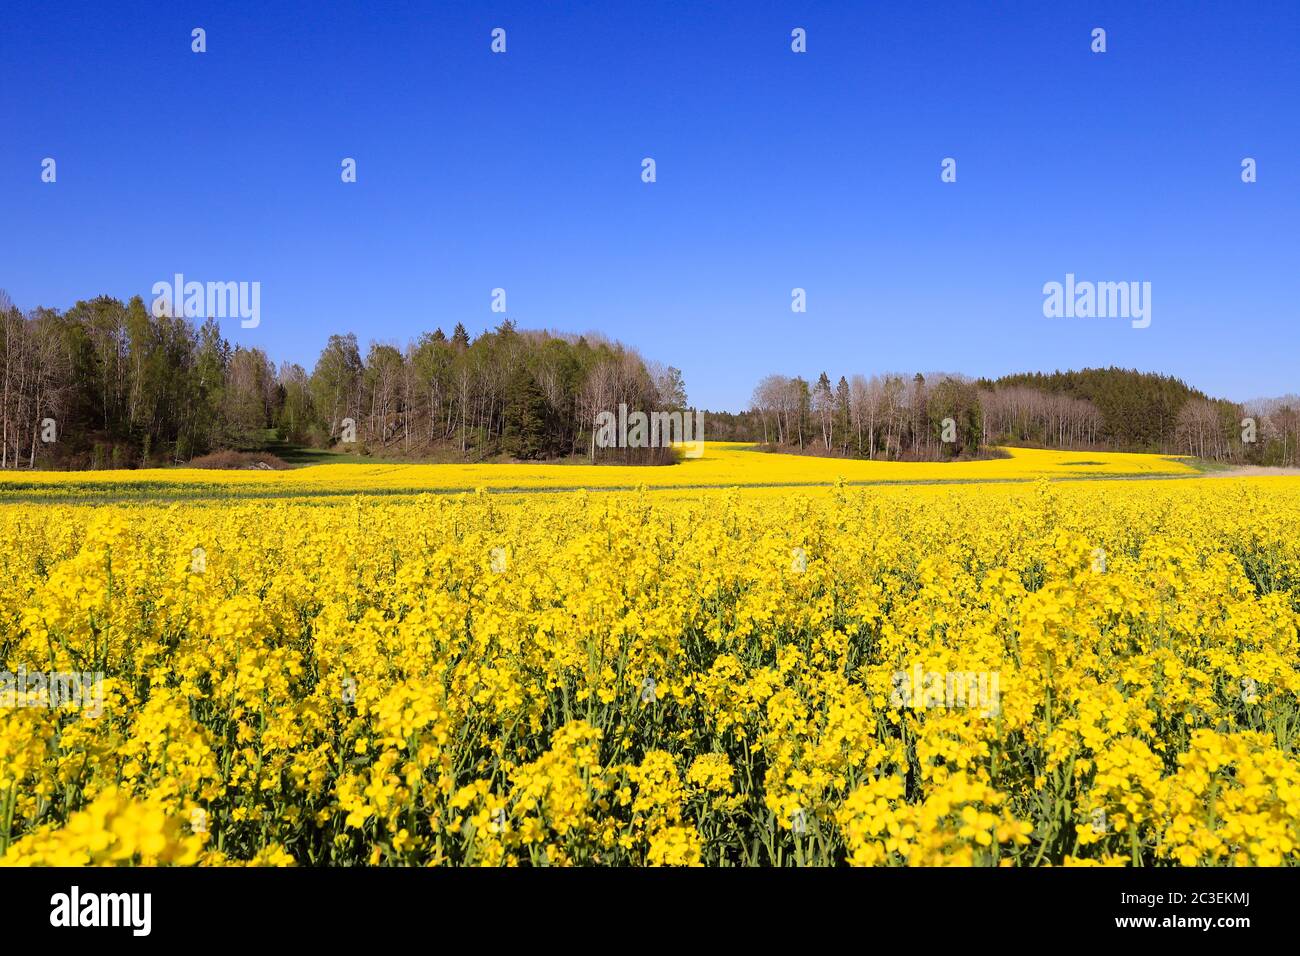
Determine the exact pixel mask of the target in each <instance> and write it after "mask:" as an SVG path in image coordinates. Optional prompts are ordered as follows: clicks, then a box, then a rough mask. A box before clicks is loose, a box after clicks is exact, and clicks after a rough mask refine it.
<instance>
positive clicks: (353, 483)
mask: <svg viewBox="0 0 1300 956" xmlns="http://www.w3.org/2000/svg"><path fill="white" fill-rule="evenodd" d="M1007 451H1008V452H1009V453H1010V455H1011V457H1010V458H1002V459H993V460H988V461H963V462H890V461H862V460H855V459H837V458H818V457H813V456H804V455H779V454H768V453H765V452H761V451H757V450H755V449H754V446H752V445H748V444H735V443H719V442H711V443H709V444H707V445H706V448H705V453H704V455H703V456H702V457H700V458H696V459H686V460H684V461H682V462H681V463H680V464H678V465H671V466H664V467H657V468H656V467H643V466H625V465H572V464H563V465H561V464H478V465H470V464H414V465H412V464H393V463H385V462H364V463H350V462H345V463H331V464H324V465H312V466H309V467H306V468H298V469H294V470H292V471H283V472H265V471H210V470H203V469H193V468H156V469H141V470H136V471H89V472H75V473H68V472H16V473H12V474H5V475H3V476H0V494H2V493H3V489H4V488H5V487H6V486H9V487H11V488H12V487H14V486H26V487H30V486H32V485H40V486H45V485H52V486H58V485H66V484H69V483H71V484H75V485H79V486H90V487H94V486H100V485H120V484H129V485H147V484H150V483H153V484H167V485H181V486H189V485H223V486H231V488H232V490H235V487H236V486H237V489H238V490H237V492H236V493H242V494H257V493H258V492H262V491H267V492H275V493H279V494H284V493H290V494H292V493H294V492H299V491H300V492H302V493H303V494H312V493H317V492H335V493H337V492H346V491H349V490H357V491H384V490H391V491H466V490H474V489H478V488H485V489H488V490H492V491H505V490H511V489H519V490H529V491H540V490H548V489H554V490H564V489H575V488H590V489H600V488H637V487H640V486H642V485H645V486H647V487H650V488H680V487H729V486H733V485H735V486H740V485H757V486H761V485H819V484H831V483H833V482H835V481H837V480H838V479H841V478H842V479H844V480H845V481H847V482H849V483H854V484H858V483H875V482H931V481H1024V480H1028V479H1032V478H1037V477H1041V476H1046V477H1050V478H1075V477H1077V478H1087V477H1090V476H1094V475H1100V476H1121V475H1132V476H1142V477H1150V476H1175V475H1192V474H1195V473H1196V470H1195V469H1194V468H1192V467H1191V466H1190V465H1188V464H1186V463H1185V462H1183V461H1181V460H1179V459H1176V458H1166V457H1162V456H1159V455H1134V454H1124V453H1118V452H1092V451H1089V452H1079V451H1049V450H1037V449H1028V448H1010V449H1007Z"/></svg>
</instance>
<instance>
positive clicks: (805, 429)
mask: <svg viewBox="0 0 1300 956" xmlns="http://www.w3.org/2000/svg"><path fill="white" fill-rule="evenodd" d="M709 420H710V422H711V424H712V426H713V432H712V437H715V438H717V437H721V436H720V433H721V432H725V433H726V435H727V437H729V438H732V439H733V440H752V441H762V442H764V443H767V444H770V445H773V446H775V447H779V448H788V449H791V450H802V451H807V450H808V449H813V450H814V451H815V452H817V453H831V454H841V455H851V456H854V457H864V458H886V459H892V460H940V459H944V458H959V457H970V456H974V455H977V454H980V453H982V452H984V451H985V450H987V449H989V448H992V447H994V446H998V445H1015V446H1031V447H1043V448H1069V449H1088V448H1095V449H1098V450H1106V451H1134V452H1150V453H1157V454H1186V455H1193V456H1196V457H1198V458H1202V459H1206V460H1209V461H1216V462H1231V463H1252V464H1265V465H1290V466H1294V465H1296V464H1297V462H1298V460H1300V454H1298V450H1300V398H1297V397H1296V396H1294V395H1291V396H1285V397H1282V398H1274V399H1264V400H1258V401H1254V402H1249V403H1246V404H1240V403H1237V402H1232V401H1228V400H1225V399H1216V398H1210V397H1208V396H1207V395H1205V394H1204V393H1203V392H1200V391H1198V390H1197V389H1194V388H1191V387H1190V386H1188V385H1186V384H1185V383H1183V382H1182V381H1180V380H1178V379H1176V378H1173V377H1171V376H1167V375H1160V374H1155V373H1150V372H1139V371H1136V370H1133V369H1121V368H1106V369H1083V370H1081V371H1070V372H1059V371H1058V372H1052V373H1050V374H1044V373H1041V372H1032V373H1026V374H1018V375H1008V376H1003V377H1001V378H997V379H970V378H968V377H966V376H963V375H956V374H948V373H942V374H933V375H930V376H928V377H927V376H926V375H923V374H921V373H917V374H915V375H913V376H911V377H910V378H909V377H907V376H904V375H874V376H871V377H866V376H863V375H852V376H849V377H845V376H843V375H841V376H840V378H839V380H838V381H837V382H836V383H835V384H832V383H831V379H830V377H829V376H828V375H827V374H826V373H825V372H823V373H822V374H821V375H820V377H819V378H818V379H817V380H816V382H812V383H810V382H809V381H807V380H806V379H804V378H801V377H793V378H791V377H788V376H784V375H769V376H767V377H765V378H764V379H763V380H762V381H761V382H759V384H758V385H757V387H756V388H755V389H754V393H753V398H752V400H751V407H750V410H749V411H748V412H747V413H745V414H743V415H737V416H720V415H717V414H712V415H710V416H709ZM945 420H950V421H951V427H950V428H949V437H950V440H947V441H945V440H943V436H944V423H945Z"/></svg>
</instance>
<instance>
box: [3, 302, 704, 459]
mask: <svg viewBox="0 0 1300 956" xmlns="http://www.w3.org/2000/svg"><path fill="white" fill-rule="evenodd" d="M0 375H2V376H3V381H0V467H4V468H11V469H14V468H35V467H55V468H129V467H139V466H144V465H164V464H178V463H185V462H189V461H192V460H194V459H196V458H197V457H199V456H202V455H205V454H207V453H209V452H213V451H217V450H224V449H235V450H256V449H262V448H266V447H268V446H275V447H279V446H282V445H287V446H294V447H310V448H328V447H342V449H343V450H346V451H355V452H356V453H358V454H362V455H371V454H375V455H388V456H395V457H402V456H404V457H412V458H428V457H439V456H441V457H450V458H455V459H459V460H486V459H489V458H493V457H498V456H504V457H509V458H515V459H558V458H565V457H570V456H573V457H577V456H585V457H587V458H588V459H591V460H615V461H619V462H632V463H636V462H646V463H654V462H656V461H660V460H663V458H664V457H665V456H664V455H663V454H661V453H662V450H661V449H626V448H620V449H602V448H598V447H596V443H595V442H594V441H593V431H592V423H593V422H594V421H595V419H596V416H597V415H598V414H599V413H600V412H601V411H603V410H607V409H613V408H617V407H618V406H619V405H620V404H626V405H627V407H628V408H630V409H641V410H646V411H650V410H659V411H673V410H677V409H682V408H684V407H685V404H686V392H685V385H684V383H683V381H682V376H681V373H680V372H679V371H678V370H677V369H674V368H665V367H662V366H659V365H658V364H656V363H653V362H647V361H645V360H644V359H642V358H641V357H640V355H638V354H637V353H636V351H634V350H632V349H629V348H627V347H625V346H623V345H621V344H620V343H617V342H612V341H608V340H606V339H603V338H602V337H600V336H598V335H587V336H578V335H566V334H559V333H550V332H527V331H520V330H518V329H516V328H515V326H514V324H513V323H512V322H511V321H509V320H508V319H507V320H503V321H502V322H501V324H500V325H499V326H498V327H497V328H496V329H494V330H492V331H489V332H485V333H483V334H482V335H480V336H478V337H477V338H475V339H473V340H472V341H471V339H470V336H469V335H468V334H467V332H466V331H465V327H464V326H463V325H462V324H459V323H458V324H457V325H456V326H455V327H454V328H453V330H452V333H451V335H450V336H447V335H446V334H444V333H443V331H442V330H441V329H435V330H434V331H433V332H429V333H426V334H423V335H421V336H420V337H419V338H418V339H417V340H416V341H413V342H410V343H408V344H407V345H406V346H405V347H398V346H396V345H392V344H386V343H379V342H376V343H371V344H370V345H369V346H368V348H367V350H366V351H365V353H364V354H363V353H362V350H361V348H360V346H359V345H358V342H357V337H356V335H355V334H350V333H349V334H336V335H331V336H330V337H329V339H328V341H327V342H326V344H325V346H324V348H323V349H322V350H321V353H320V355H319V357H318V358H317V360H316V362H315V365H314V367H313V368H312V369H311V370H310V371H308V370H307V369H305V368H303V367H302V366H301V365H298V364H295V363H292V362H282V363H280V364H279V365H277V364H275V363H274V362H273V361H272V359H271V358H270V357H269V356H268V355H267V354H266V353H265V352H264V351H263V350H262V349H259V348H245V347H242V346H235V347H233V348H232V347H231V345H230V343H229V342H228V341H227V340H226V339H225V338H223V337H222V335H221V332H220V329H219V327H218V325H217V323H216V322H215V321H214V320H212V319H208V320H206V321H204V322H202V323H201V324H196V323H194V322H192V321H190V320H188V319H186V318H183V317H171V316H167V315H163V316H155V315H154V314H153V313H152V310H150V309H149V308H147V307H146V306H145V303H144V301H143V300H142V299H141V298H140V297H138V296H137V297H135V298H132V299H131V300H130V301H128V302H125V303H124V302H122V301H120V300H118V299H114V298H111V297H108V296H100V297H98V298H95V299H91V300H87V301H81V302H77V303H76V304H75V305H74V306H73V307H72V308H70V309H68V310H66V311H58V310H55V309H49V308H35V309H32V310H31V311H29V312H27V313H23V312H22V311H20V310H19V309H18V308H16V307H15V306H14V305H13V304H12V302H11V301H10V300H9V299H8V297H7V296H5V295H4V294H3V293H0Z"/></svg>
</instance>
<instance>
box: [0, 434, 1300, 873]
mask: <svg viewBox="0 0 1300 956" xmlns="http://www.w3.org/2000/svg"><path fill="white" fill-rule="evenodd" d="M1079 462H1098V463H1099V464H1078V463H1079ZM1071 463H1074V464H1071ZM331 469H337V471H332V470H331ZM439 469H442V470H439ZM1089 471H1097V472H1101V473H1110V474H1141V473H1148V474H1150V473H1164V474H1170V475H1175V474H1180V473H1190V471H1191V469H1190V468H1189V467H1188V466H1186V465H1183V464H1180V463H1178V462H1175V461H1169V460H1165V459H1156V458H1147V457H1144V456H1133V455H1107V454H1093V453H1087V454H1081V453H1060V452H1017V453H1016V455H1015V457H1013V458H1010V459H1003V460H998V461H988V462H971V463H966V464H951V465H937V464H918V465H899V464H887V463H872V462H850V461H827V460H819V459H811V458H791V457H785V456H772V455H764V454H761V453H757V452H750V451H744V450H742V449H740V448H737V447H725V448H716V447H711V448H710V450H709V454H707V455H706V456H705V458H703V459H700V460H699V461H695V462H687V463H685V464H683V465H680V466H674V467H665V468H652V469H616V468H607V467H595V468H591V467H580V466H550V467H549V469H548V468H547V466H510V465H499V466H432V465H426V466H382V465H338V466H322V467H320V468H312V469H302V470H300V471H294V472H285V473H277V474H272V475H267V474H256V473H248V474H242V473H241V474H235V475H214V474H213V473H211V472H205V473H201V474H200V475H199V477H197V478H195V479H193V480H195V481H201V482H205V483H210V484H213V485H222V484H227V485H229V486H231V487H232V488H233V487H235V486H239V485H241V484H246V483H248V484H249V487H250V490H252V491H254V492H258V491H260V490H264V489H266V488H274V487H276V486H277V485H278V486H280V487H282V488H283V489H284V490H286V491H292V493H293V494H294V495H299V497H292V498H265V497H258V496H257V495H256V494H254V495H253V496H252V497H249V498H247V499H242V498H239V497H232V498H231V499H230V500H181V501H172V502H167V501H159V502H151V501H147V500H142V501H110V502H105V501H99V502H97V503H96V502H95V499H94V497H93V495H92V496H91V497H90V499H89V500H90V502H91V503H89V504H88V503H87V502H86V500H85V499H83V498H82V497H79V495H82V494H84V493H85V489H86V487H87V481H88V480H95V477H94V476H87V475H85V474H78V475H75V476H72V475H69V476H60V475H42V476H39V477H36V478H33V476H30V475H22V476H19V478H17V479H13V478H10V477H9V476H6V477H5V479H4V480H5V481H6V482H9V483H10V487H9V490H8V491H5V490H0V593H2V594H3V596H4V599H3V602H2V603H0V669H3V670H4V671H5V672H6V675H7V677H6V679H7V681H8V684H7V686H6V687H5V688H0V693H2V694H3V695H4V696H5V697H6V699H5V700H4V701H3V702H2V703H3V704H4V706H3V707H0V860H2V861H3V863H5V864H10V865H31V864H72V865H79V864H121V863H133V862H134V863H144V864H154V863H187V864H188V863H192V864H205V865H220V864H250V863H251V864H291V863H297V864H300V865H309V864H416V865H426V864H429V865H439V864H442V865H462V864H470V865H488V866H496V865H514V864H519V865H529V864H532V865H566V864H580V865H600V864H612V865H619V864H622V865H626V864H632V865H644V864H650V865H659V864H669V865H673V864H676V865H682V864H706V865H823V864H842V863H849V864H857V865H909V864H910V865H936V864H977V865H1022V866H1029V865H1046V864H1052V865H1073V864H1085V865H1090V864H1102V865H1157V864H1180V865H1188V866H1190V865H1215V864H1262V865H1277V864H1294V863H1296V862H1297V861H1298V860H1300V760H1298V758H1297V746H1298V745H1300V737H1298V734H1300V707H1298V706H1297V692H1300V636H1298V631H1297V626H1298V625H1300V479H1293V478H1241V479H1225V480H1218V481H1206V480H1197V479H1195V478H1191V479H1187V480H1122V481H1048V480H1046V479H1045V478H1042V477H1038V478H1036V479H1035V478H1034V476H1035V475H1050V476H1056V477H1061V476H1067V475H1071V474H1077V473H1087V472H1089ZM556 472H562V473H563V475H561V476H560V477H556V475H555V473H556ZM192 474H194V473H186V472H179V473H178V472H174V471H167V472H152V473H144V474H142V475H138V476H135V477H134V478H133V477H131V476H128V475H126V474H124V473H116V474H115V475H113V476H112V477H111V478H105V479H100V480H105V481H110V483H113V484H118V485H121V484H130V483H131V482H132V481H135V482H137V483H139V482H144V483H149V482H161V483H163V484H166V483H177V482H184V481H186V480H190V478H189V476H190V475H192ZM569 475H573V476H574V477H573V478H569V477H568V476H569ZM839 477H842V478H843V479H845V480H843V481H836V479H837V478H839ZM952 478H959V479H962V480H971V479H980V478H984V479H989V478H1001V479H1008V481H1007V482H1006V483H991V484H915V485H906V486H901V485H891V484H888V483H887V482H890V481H907V480H911V481H921V482H924V481H933V480H936V479H952ZM1009 479H1034V480H1029V481H1026V482H1024V483H1012V482H1010V481H1009ZM874 481H881V482H886V483H885V484H870V485H854V484H852V482H874ZM466 482H469V483H471V484H476V485H477V486H479V487H482V488H486V487H498V488H519V487H539V488H548V487H569V486H571V485H586V486H588V487H589V488H591V489H592V490H586V491H583V490H579V491H566V492H559V493H530V494H508V493H500V494H494V493H487V492H485V491H481V490H480V491H470V492H467V493H456V494H431V493H422V494H411V495H392V496H382V495H355V494H334V495H314V494H313V493H314V492H317V491H319V490H321V489H325V488H333V489H335V490H346V489H352V490H365V489H369V490H374V489H375V488H384V487H389V488H394V489H405V488H408V487H421V486H423V487H428V488H431V489H439V488H454V487H458V486H460V485H462V484H464V483H466ZM817 483H825V485H826V486H825V487H810V488H791V487H781V486H783V485H789V484H817ZM624 484H626V485H632V486H637V485H642V484H646V485H658V486H661V487H662V488H663V489H664V490H654V489H653V488H649V487H647V488H642V489H640V490H632V491H619V490H608V491H597V490H595V489H596V488H597V487H615V488H616V487H618V486H620V485H624ZM727 484H747V485H756V486H765V487H758V488H728V487H719V488H697V487H694V486H699V485H723V486H725V485H727ZM37 485H40V486H48V491H49V497H48V500H41V501H33V500H31V499H30V495H31V494H32V489H33V487H35V486H37ZM64 485H68V486H73V485H75V487H76V488H77V489H79V490H78V491H77V493H76V494H73V493H72V492H69V493H68V494H67V495H66V500H64V499H61V498H60V497H59V489H60V487H62V486H64ZM236 490H237V489H236ZM6 499H8V500H7V501H6ZM60 674H75V675H92V678H87V679H85V680H82V682H81V683H80V684H78V685H76V686H77V687H78V688H79V690H80V691H81V693H79V694H78V695H74V697H73V698H72V699H65V698H67V697H68V695H67V693H66V692H65V693H63V695H62V698H58V699H56V701H55V703H57V704H60V705H59V706H51V700H50V698H51V691H50V684H51V680H50V677H49V675H60ZM16 675H20V676H16ZM33 675H43V677H42V680H38V681H37V682H36V686H35V687H34V688H33V684H32V676H33ZM97 675H102V681H100V680H99V678H98V676H97ZM20 677H21V679H20ZM42 681H43V683H42ZM92 688H93V692H92V690H91V689H92Z"/></svg>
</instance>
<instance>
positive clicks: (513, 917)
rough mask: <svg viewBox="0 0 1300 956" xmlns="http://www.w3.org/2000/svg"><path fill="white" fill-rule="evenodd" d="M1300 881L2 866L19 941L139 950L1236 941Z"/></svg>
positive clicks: (1283, 919)
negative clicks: (833, 936) (1024, 939)
mask: <svg viewBox="0 0 1300 956" xmlns="http://www.w3.org/2000/svg"><path fill="white" fill-rule="evenodd" d="M1296 886H1297V881H1296V875H1295V873H1294V872H1292V871H1289V870H1261V869H1238V870H1178V869H1147V870H1125V869H1057V870H1048V869H1040V870H1010V869H1007V870H961V869H944V870H939V869H910V870H793V869H791V870H718V869H713V870H633V869H625V870H596V869H576V870H559V869H551V870H415V869H360V868H357V869H333V870H324V869H315V870H313V869H280V870H270V869H262V870H259V869H242V870H241V869H62V870H61V869H32V870H16V869H0V918H3V921H4V938H5V940H6V943H17V942H18V941H20V940H25V939H28V938H34V937H43V936H46V937H49V938H50V940H51V941H57V940H58V938H59V937H60V936H63V937H68V936H71V935H75V936H77V937H78V938H79V942H83V943H84V942H89V941H90V940H91V939H92V937H93V938H94V939H96V940H98V939H102V940H104V941H108V940H110V939H111V940H114V941H116V942H119V943H125V944H126V945H128V946H130V945H132V944H145V945H149V944H153V943H163V944H167V945H174V944H189V943H195V942H202V943H205V944H208V943H236V944H237V943H241V942H253V941H256V944H257V945H258V946H259V947H260V946H262V945H264V944H265V943H273V942H280V941H284V942H288V943H293V944H301V943H308V944H309V943H313V942H320V943H324V944H328V945H340V944H344V943H348V942H356V943H364V944H370V945H373V944H374V943H376V942H377V941H379V940H382V939H385V938H392V937H389V936H388V934H390V933H396V934H403V933H410V932H417V931H420V930H421V929H424V930H426V931H427V930H429V929H435V928H438V929H437V931H438V933H439V935H441V934H442V933H444V932H445V931H447V930H450V931H452V932H457V933H459V932H469V933H473V934H474V936H475V938H480V939H482V940H484V941H489V940H493V939H499V940H503V941H504V940H506V939H509V940H512V941H513V940H523V939H526V938H528V937H530V936H533V935H535V936H536V939H538V940H540V939H542V938H543V937H542V935H541V934H543V933H545V934H547V938H549V939H550V940H551V941H552V942H553V943H555V944H559V945H565V942H564V941H565V940H566V939H567V940H568V941H569V942H570V943H575V942H577V941H578V940H579V939H582V938H585V939H586V940H587V941H588V943H589V944H590V945H600V944H598V943H597V940H599V939H602V938H604V939H608V940H615V939H618V938H624V939H626V938H627V934H632V935H633V936H646V935H648V936H649V937H651V938H652V937H653V936H654V935H655V934H659V933H665V934H668V935H669V936H670V937H671V938H672V939H674V940H676V941H677V942H679V943H680V942H681V941H683V939H684V938H685V937H684V936H683V934H689V938H690V939H691V940H692V942H704V941H705V940H707V939H713V938H716V939H719V940H726V941H728V942H731V943H734V942H736V941H737V940H738V939H739V938H742V937H745V936H756V937H759V938H762V939H763V940H764V941H765V942H772V941H775V940H776V939H778V938H781V937H784V936H787V935H789V936H791V937H800V936H802V937H803V939H804V942H805V944H806V943H808V942H809V940H808V937H807V934H808V933H809V932H814V933H820V932H831V931H833V930H835V929H836V928H837V927H844V926H851V927H852V928H853V932H854V933H855V934H858V933H861V934H865V938H866V939H870V940H873V941H876V942H886V941H894V940H897V941H899V942H902V943H905V944H912V945H916V944H920V945H925V944H926V943H928V942H933V943H935V944H937V945H948V944H951V943H954V942H956V941H958V940H965V941H967V942H974V941H975V940H977V939H978V938H980V937H981V936H984V934H988V935H987V936H985V938H987V939H989V940H990V941H992V940H993V939H997V938H1004V939H1005V938H1007V937H1005V936H1003V935H1002V934H1004V933H1014V934H1023V933H1025V932H1038V931H1042V932H1046V933H1050V934H1052V935H1051V936H1048V937H1046V940H1053V939H1060V940H1061V941H1063V942H1064V941H1069V942H1071V943H1073V942H1075V941H1087V940H1091V939H1096V938H1108V939H1109V938H1116V939H1119V938H1122V937H1124V936H1128V935H1137V936H1145V937H1146V938H1147V939H1148V940H1151V939H1160V938H1168V939H1171V940H1173V939H1178V940H1180V942H1182V941H1186V939H1187V937H1188V936H1190V935H1192V934H1199V935H1200V937H1201V938H1203V939H1205V940H1206V941H1207V942H1208V941H1211V940H1213V941H1214V942H1215V943H1226V944H1228V945H1232V944H1233V942H1235V941H1237V940H1242V941H1244V940H1245V939H1247V938H1250V934H1253V933H1255V932H1257V931H1260V930H1263V931H1264V932H1265V933H1273V934H1276V933H1277V932H1279V931H1280V930H1284V929H1287V928H1289V927H1290V926H1291V925H1292V924H1293V921H1294V919H1295V913H1296V911H1297V906H1296V904H1295V898H1296ZM593 933H598V934H599V933H613V934H615V935H614V936H613V937H604V936H592V935H591V934H593ZM970 934H976V935H973V936H972V935H970ZM1241 934H1247V935H1246V936H1244V937H1243V936H1242V935H1241ZM443 938H444V939H446V940H447V942H450V938H447V937H443ZM1013 938H1014V937H1013ZM1256 938H1260V939H1263V938H1269V937H1263V936H1261V937H1256ZM1040 939H1041V938H1040ZM602 948H603V947H602Z"/></svg>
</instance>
